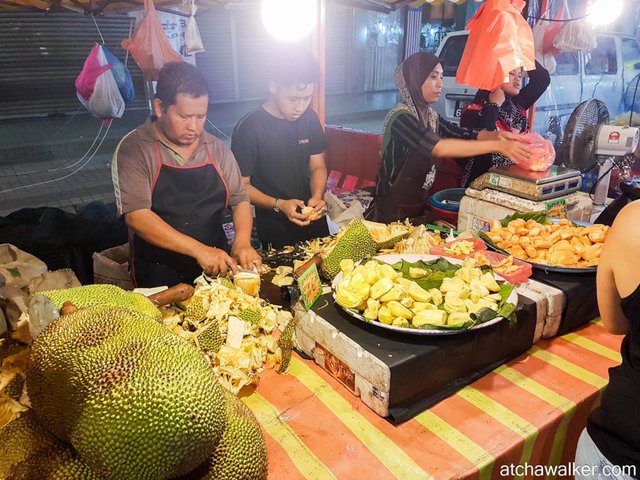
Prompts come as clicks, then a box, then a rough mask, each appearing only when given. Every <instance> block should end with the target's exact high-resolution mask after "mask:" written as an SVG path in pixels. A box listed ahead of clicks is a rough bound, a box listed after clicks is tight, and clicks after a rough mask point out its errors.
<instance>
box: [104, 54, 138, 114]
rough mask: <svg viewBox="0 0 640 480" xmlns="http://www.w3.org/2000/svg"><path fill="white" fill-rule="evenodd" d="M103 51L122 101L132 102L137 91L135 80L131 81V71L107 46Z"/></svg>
mask: <svg viewBox="0 0 640 480" xmlns="http://www.w3.org/2000/svg"><path fill="white" fill-rule="evenodd" d="M102 51H103V52H104V55H105V57H106V58H107V62H108V63H109V64H110V65H111V74H112V75H113V78H114V79H115V81H116V84H117V85H118V90H119V91H120V95H122V99H123V100H124V101H125V103H128V102H130V101H131V100H133V97H135V96H136V89H135V88H134V86H133V80H132V79H131V74H130V73H129V70H128V69H127V67H125V66H124V63H122V62H121V61H120V60H118V58H117V57H116V56H115V55H113V54H112V53H111V52H110V51H109V49H108V48H107V47H106V46H104V45H102Z"/></svg>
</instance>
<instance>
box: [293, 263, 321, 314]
mask: <svg viewBox="0 0 640 480" xmlns="http://www.w3.org/2000/svg"><path fill="white" fill-rule="evenodd" d="M298 286H299V287H300V299H301V300H302V303H304V308H305V309H306V310H309V309H310V308H311V307H312V306H313V304H314V303H316V300H318V299H319V298H320V296H321V295H322V282H321V281H320V275H319V274H318V267H316V264H315V263H314V264H313V265H311V266H310V267H309V268H307V269H306V270H305V271H304V272H303V274H302V275H300V276H299V277H298Z"/></svg>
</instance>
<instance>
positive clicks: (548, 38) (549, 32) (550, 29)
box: [541, 0, 570, 57]
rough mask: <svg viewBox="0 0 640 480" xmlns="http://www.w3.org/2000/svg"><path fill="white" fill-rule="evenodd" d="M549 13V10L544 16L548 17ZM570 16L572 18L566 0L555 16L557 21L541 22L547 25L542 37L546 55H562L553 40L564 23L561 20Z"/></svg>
mask: <svg viewBox="0 0 640 480" xmlns="http://www.w3.org/2000/svg"><path fill="white" fill-rule="evenodd" d="M548 14H549V11H548V10H547V13H545V14H544V15H542V16H543V17H546V16H547V15H548ZM568 18H570V14H569V5H567V1H566V0H564V1H563V2H562V4H561V5H560V7H559V8H558V11H557V12H556V14H555V15H554V17H553V20H555V21H553V22H545V21H544V20H543V21H541V23H543V24H544V25H545V29H544V37H543V39H542V53H543V54H544V55H553V56H554V57H555V56H557V55H560V51H559V50H558V49H557V48H556V47H554V46H553V42H554V40H555V39H556V36H557V35H558V33H560V30H561V29H562V26H563V25H564V23H563V22H561V20H567V19H568Z"/></svg>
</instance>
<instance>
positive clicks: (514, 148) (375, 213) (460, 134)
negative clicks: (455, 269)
mask: <svg viewBox="0 0 640 480" xmlns="http://www.w3.org/2000/svg"><path fill="white" fill-rule="evenodd" d="M395 78H396V84H397V85H398V89H399V90H400V94H401V95H402V98H403V99H404V101H403V102H401V103H398V104H397V105H396V106H395V107H394V108H393V109H392V110H391V111H390V112H389V113H388V114H387V116H386V117H385V121H384V124H385V128H384V140H383V143H382V149H381V152H382V164H381V165H380V170H379V171H378V178H377V184H376V191H375V198H374V200H373V202H372V204H371V206H370V207H369V209H368V211H367V212H366V215H365V216H366V217H367V218H368V219H370V220H374V221H378V222H383V223H389V222H393V221H396V220H404V219H405V218H419V217H423V218H424V216H425V213H426V212H425V210H426V207H427V200H428V198H429V194H430V193H431V192H430V190H431V186H432V185H433V182H434V180H435V177H436V174H437V171H436V161H435V160H436V158H442V157H458V158H460V157H473V156H475V155H481V154H484V153H491V152H499V153H502V154H503V155H505V156H507V157H510V158H514V159H516V160H525V159H527V158H528V157H529V149H528V148H527V146H526V145H525V144H523V143H522V142H521V141H520V140H519V137H518V136H517V135H515V134H512V133H510V132H484V131H483V132H479V133H474V132H472V131H471V130H466V129H462V128H460V127H458V126H456V125H454V124H452V123H450V122H447V121H446V120H443V119H442V118H440V116H439V115H438V114H437V113H436V112H435V111H434V110H433V109H432V108H431V104H432V103H435V102H437V101H438V98H439V97H440V93H441V91H442V65H441V64H440V59H439V58H438V57H436V56H435V55H431V54H429V53H416V54H413V55H411V56H410V57H409V58H407V59H406V60H405V61H404V62H403V63H401V64H400V65H399V66H398V68H396V73H395ZM441 137H445V139H442V138H441ZM475 140H478V141H475ZM427 219H428V218H427Z"/></svg>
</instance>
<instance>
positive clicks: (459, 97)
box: [434, 31, 640, 142]
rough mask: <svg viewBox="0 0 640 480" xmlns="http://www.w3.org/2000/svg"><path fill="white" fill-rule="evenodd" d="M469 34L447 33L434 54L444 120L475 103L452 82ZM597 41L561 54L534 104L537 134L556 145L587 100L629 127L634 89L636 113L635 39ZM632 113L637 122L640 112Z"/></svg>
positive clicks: (639, 103) (470, 91) (639, 60)
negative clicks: (441, 78)
mask: <svg viewBox="0 0 640 480" xmlns="http://www.w3.org/2000/svg"><path fill="white" fill-rule="evenodd" d="M468 35H469V33H468V32H467V31H459V32H452V33H450V34H449V35H447V37H446V38H445V39H444V41H443V42H442V44H441V45H440V48H439V49H438V52H437V55H438V56H439V57H440V58H442V59H443V68H444V85H443V87H442V95H441V96H440V100H439V101H438V103H436V104H435V105H434V108H435V109H436V110H437V111H438V113H440V115H442V116H443V117H445V118H446V119H447V120H449V121H454V122H456V123H457V122H458V121H459V117H460V114H461V112H462V109H463V108H464V106H465V105H466V104H467V103H469V102H470V101H472V100H473V97H474V95H475V92H476V89H474V88H470V87H467V86H465V85H462V84H460V83H457V82H456V81H455V75H456V71H457V69H458V65H459V64H460V59H461V57H462V52H463V51H464V47H465V45H466V43H467V38H468ZM597 41H598V46H597V47H596V48H595V49H594V50H592V51H591V52H579V53H563V54H561V55H559V56H558V57H556V62H557V64H558V66H557V68H556V71H555V72H554V73H553V74H552V75H551V85H550V86H549V88H548V89H547V91H546V92H545V93H544V94H543V95H542V97H540V98H539V99H538V101H537V102H536V105H535V108H536V111H535V117H534V130H535V131H536V132H538V133H540V134H541V135H547V136H550V135H555V140H556V142H560V141H561V140H562V134H563V132H564V127H565V126H566V123H567V121H568V119H569V116H570V115H571V112H573V109H574V108H575V107H576V106H577V105H578V104H579V103H580V102H582V101H584V100H587V99H589V98H598V99H600V100H602V101H603V102H604V103H605V104H606V105H607V108H608V109H609V115H610V118H611V120H612V121H613V120H614V119H615V118H616V117H617V116H619V115H623V114H624V112H627V113H626V122H625V123H628V121H629V110H630V107H631V105H632V104H633V100H634V93H636V92H635V90H636V89H637V90H638V92H637V95H636V98H635V106H636V107H635V109H636V110H637V111H638V112H640V88H637V84H638V81H639V79H640V76H638V74H640V45H638V42H637V41H636V39H635V38H634V37H633V36H629V35H620V34H599V35H597ZM635 115H636V116H637V120H638V121H639V122H640V113H636V114H635ZM621 122H624V119H621ZM634 123H635V121H634Z"/></svg>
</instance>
